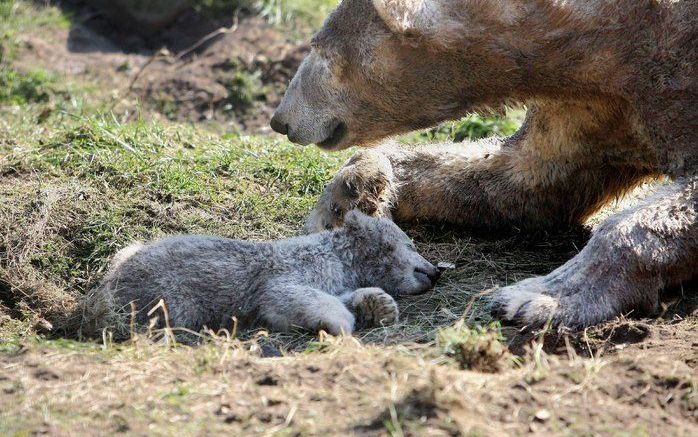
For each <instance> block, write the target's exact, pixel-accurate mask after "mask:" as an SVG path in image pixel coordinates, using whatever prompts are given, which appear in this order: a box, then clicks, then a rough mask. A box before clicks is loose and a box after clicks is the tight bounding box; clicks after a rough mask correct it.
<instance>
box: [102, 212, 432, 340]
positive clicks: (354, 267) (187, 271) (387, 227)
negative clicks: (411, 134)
mask: <svg viewBox="0 0 698 437" xmlns="http://www.w3.org/2000/svg"><path fill="white" fill-rule="evenodd" d="M345 225H346V226H344V227H342V228H338V229H336V230H333V231H325V232H321V233H318V234H314V235H309V236H305V237H298V238H293V239H288V240H283V241H275V242H248V241H240V240H231V239H226V238H220V237H210V236H176V237H170V238H165V239H162V240H158V241H155V242H152V243H149V244H145V245H143V244H140V243H136V244H134V245H132V246H129V247H127V248H125V249H124V250H122V251H121V252H120V253H119V254H117V256H116V257H115V259H114V261H113V262H112V265H111V268H110V271H109V272H108V274H107V276H106V277H105V278H104V280H103V281H102V283H101V285H100V286H99V287H98V288H97V289H96V290H95V292H94V295H93V296H92V301H93V302H95V303H103V302H108V303H109V305H112V306H113V307H114V308H113V309H114V310H116V311H117V312H121V313H124V315H125V316H127V313H129V312H130V305H131V303H133V304H135V306H136V310H137V312H136V316H135V322H136V323H137V324H138V325H139V327H140V328H142V327H145V326H147V324H148V319H149V316H148V314H147V313H148V312H149V311H150V310H151V309H152V308H153V307H155V306H157V304H158V303H159V302H160V300H161V299H162V300H163V301H164V303H165V305H166V308H167V313H168V314H167V315H168V320H167V322H168V323H169V325H170V326H171V327H173V328H175V327H180V328H187V329H189V330H193V331H196V332H198V331H199V330H201V329H202V328H204V327H208V328H211V329H219V328H229V327H231V325H232V318H233V317H236V318H237V319H238V320H239V321H240V322H241V323H242V326H243V327H257V326H263V327H266V328H268V329H271V330H276V331H285V330H288V329H290V328H291V327H293V326H296V327H300V328H305V329H309V330H319V329H324V330H326V331H328V332H329V333H331V334H335V335H336V334H340V333H342V332H344V333H347V334H349V333H351V332H352V331H353V330H354V326H355V322H357V320H356V319H357V317H358V319H359V320H358V322H360V323H361V324H362V325H368V326H380V325H381V324H390V323H393V322H395V321H396V320H397V317H398V308H397V305H396V303H395V300H394V298H393V296H399V295H408V294H417V293H422V292H425V291H426V290H428V289H429V288H431V287H432V286H433V284H434V282H435V280H436V278H437V277H438V270H437V269H436V268H435V267H434V266H433V265H432V264H430V263H429V262H428V261H426V260H425V259H424V258H422V257H421V256H420V255H419V254H418V253H417V252H416V251H415V248H414V245H413V244H412V241H411V240H410V239H409V237H407V236H406V235H405V234H404V233H403V232H402V231H401V230H400V229H399V228H398V227H397V226H396V225H395V224H393V223H392V222H391V221H389V220H386V219H380V218H371V217H368V216H366V215H364V214H363V213H361V212H358V211H354V212H350V213H349V214H347V216H346V220H345ZM97 312H98V313H99V311H97ZM93 313H94V311H93ZM102 313H103V314H104V313H106V312H104V311H102ZM156 315H157V316H158V317H159V318H160V324H159V326H163V322H164V320H163V317H162V313H161V312H157V313H156ZM97 324H98V325H99V324H100V322H99V321H97ZM101 325H102V326H101V328H102V329H103V328H112V329H113V328H115V327H110V326H108V325H109V320H105V321H102V323H101ZM105 325H106V326H105Z"/></svg>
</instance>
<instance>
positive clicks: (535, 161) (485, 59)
mask: <svg viewBox="0 0 698 437" xmlns="http://www.w3.org/2000/svg"><path fill="white" fill-rule="evenodd" d="M312 46H313V50H312V52H311V53H310V54H309V56H308V57H307V59H306V60H305V62H304V63H303V65H302V66H301V68H300V70H299V71H298V73H297V75H296V77H295V78H294V79H293V81H292V82H291V85H290V87H289V89H288V92H287V94H286V96H285V98H284V100H283V101H282V103H281V104H280V106H279V108H278V110H277V112H276V113H275V115H274V118H273V120H272V127H273V128H274V129H275V130H277V131H278V132H281V133H284V134H286V135H288V137H289V139H290V140H292V141H295V142H297V143H300V144H308V143H317V144H319V146H320V147H323V148H325V149H328V150H337V149H342V148H345V147H348V146H350V145H355V144H361V145H371V144H375V143H377V142H378V141H379V140H380V139H382V138H384V137H386V136H389V135H393V134H398V133H401V132H406V131H409V130H413V129H419V128H424V127H428V126H432V125H434V124H436V123H438V122H441V121H444V120H449V119H454V118H457V117H460V116H462V115H464V114H466V113H467V112H468V111H472V110H474V109H477V108H483V107H484V108H491V107H497V106H500V105H502V104H506V103H508V102H514V101H516V102H524V103H525V104H526V105H527V106H528V108H529V111H528V114H527V117H526V120H525V123H524V125H523V126H522V127H521V129H520V130H519V131H518V132H517V133H516V134H515V135H513V136H512V137H510V138H505V139H487V140H483V141H480V142H477V143H465V144H460V145H453V144H442V145H428V146H422V147H413V148H409V149H405V148H401V147H397V146H395V145H390V144H387V145H382V146H380V147H378V148H375V149H369V150H364V151H360V152H359V153H357V155H356V156H354V157H353V158H352V159H351V160H350V161H349V162H347V164H346V165H345V167H344V168H343V169H342V170H341V171H340V172H339V174H338V175H337V176H336V177H335V179H334V180H333V181H332V182H331V183H330V184H329V185H328V187H327V189H326V191H325V193H324V194H323V196H322V198H321V200H320V202H319V204H318V206H317V208H316V209H315V211H314V212H313V213H312V215H311V217H310V218H309V220H308V228H309V229H320V228H326V227H333V226H337V225H339V224H341V222H342V220H343V214H344V212H345V211H347V210H348V209H350V208H352V207H359V208H361V209H362V210H364V211H366V212H367V213H369V214H372V215H376V216H384V217H393V218H395V219H397V220H421V221H443V222H450V223H454V224H463V225H467V226H474V227H482V228H486V229H550V228H558V227H565V226H569V225H572V224H576V223H580V222H583V221H584V220H585V219H586V218H587V217H588V216H589V215H591V214H592V213H594V212H595V211H597V210H598V209H599V208H600V207H601V206H602V205H604V204H605V203H607V202H608V201H609V200H610V199H613V198H615V197H617V196H619V195H621V194H623V193H624V192H626V191H627V190H629V189H632V188H633V187H635V186H636V185H637V184H639V183H641V182H642V181H644V180H646V179H647V178H651V177H657V176H660V175H662V176H667V177H668V178H669V179H670V180H671V183H670V184H669V186H667V187H664V188H661V189H660V191H659V192H658V193H657V194H655V195H654V196H652V197H650V198H649V199H647V200H646V201H644V202H643V203H642V204H640V205H637V206H635V207H633V208H632V209H631V210H628V211H624V212H621V213H620V214H618V215H616V216H613V217H610V218H609V219H608V220H607V221H606V222H605V223H603V224H602V225H601V226H599V228H598V230H597V231H596V233H595V235H594V236H593V237H592V239H591V241H590V242H589V244H588V245H587V247H586V248H584V250H583V251H582V252H581V253H579V254H578V255H577V256H576V257H575V258H573V259H572V260H570V261H569V262H568V263H567V264H565V265H564V266H562V267H561V268H559V269H557V270H556V271H554V272H552V273H551V274H550V275H548V276H544V277H540V278H533V279H529V280H526V281H522V282H520V283H518V284H515V285H513V286H510V287H505V288H502V289H500V290H498V291H497V292H496V293H494V294H493V298H492V301H493V309H494V311H495V313H496V314H497V315H499V316H501V317H503V318H505V319H510V320H516V321H518V322H520V323H521V324H526V325H542V324H544V323H546V322H547V321H548V320H552V321H553V322H554V323H555V324H559V325H566V326H570V327H581V326H587V325H590V324H594V323H597V322H599V321H602V320H604V319H607V318H610V317H613V316H614V315H618V314H621V313H626V312H630V311H633V310H637V309H645V310H653V309H655V308H656V305H657V302H658V296H659V292H660V291H661V290H662V289H663V288H665V287H667V286H670V285H676V284H679V283H681V282H682V281H687V280H689V279H691V278H693V277H695V275H696V273H697V272H698V225H697V220H696V217H697V216H698V189H697V185H698V176H697V174H698V147H697V144H698V104H696V103H697V102H698V71H697V66H698V1H696V0H584V1H582V0H568V1H562V0H511V1H498V0H345V1H343V2H342V3H341V4H340V5H339V7H338V8H337V10H336V11H335V12H334V13H333V14H332V15H330V17H329V18H328V19H327V21H326V22H325V25H324V26H323V28H322V29H321V30H320V31H319V32H318V33H317V35H315V37H314V38H313V41H312Z"/></svg>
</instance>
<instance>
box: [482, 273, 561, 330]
mask: <svg viewBox="0 0 698 437" xmlns="http://www.w3.org/2000/svg"><path fill="white" fill-rule="evenodd" d="M548 291H549V290H548V289H547V287H546V286H545V278H544V277H537V278H530V279H526V280H524V281H521V282H519V283H517V284H514V285H511V286H509V287H504V288H500V289H498V290H496V291H495V292H494V293H493V294H492V295H491V298H490V299H491V312H492V316H493V317H496V318H498V319H501V320H504V321H509V322H513V323H515V324H517V325H520V326H526V327H530V328H539V327H541V326H543V325H545V324H546V323H548V321H554V320H555V319H556V317H557V315H558V313H557V310H558V306H559V299H558V297H555V296H551V295H550V294H548Z"/></svg>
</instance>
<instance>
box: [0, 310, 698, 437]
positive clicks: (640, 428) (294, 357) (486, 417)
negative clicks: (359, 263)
mask: <svg viewBox="0 0 698 437" xmlns="http://www.w3.org/2000/svg"><path fill="white" fill-rule="evenodd" d="M589 334H591V335H593V337H595V338H594V339H593V340H582V338H583V337H582V336H576V337H573V338H572V339H570V338H565V337H563V338H562V339H561V342H562V343H563V344H564V343H567V344H568V346H567V347H563V349H565V350H566V352H565V353H564V354H562V355H549V354H547V353H546V352H544V351H542V350H541V349H540V348H539V346H540V345H539V344H538V343H536V342H533V343H529V345H528V346H527V352H526V353H525V354H524V359H523V360H522V364H520V367H519V368H516V369H505V370H503V371H500V372H498V373H494V374H492V373H481V372H477V371H469V370H460V369H459V368H458V367H457V366H455V365H453V364H452V363H448V362H443V361H444V360H443V359H442V358H439V357H438V356H434V354H433V350H432V349H431V348H430V347H429V346H425V345H417V344H405V345H401V346H395V347H378V346H370V345H361V344H360V343H359V342H357V341H356V340H354V339H351V338H345V339H331V338H330V339H326V340H325V341H324V342H321V343H318V346H317V350H316V351H314V352H309V353H308V352H306V353H301V354H291V355H288V356H284V357H278V358H260V357H259V356H258V348H257V346H252V347H251V346H250V343H247V344H238V343H235V342H227V343H226V342H219V343H218V344H217V345H214V344H212V345H208V346H201V347H199V348H198V349H197V350H196V351H195V352H193V353H192V351H190V350H189V349H188V348H176V349H167V348H164V347H158V346H153V345H150V344H142V345H140V346H138V345H137V344H136V346H135V347H129V348H124V347H122V348H119V347H112V348H108V349H107V350H106V351H98V350H97V351H90V350H82V351H81V350H67V351H66V350H65V349H60V348H57V347H50V346H42V347H37V346H33V345H21V346H19V347H18V348H16V350H13V351H12V352H10V353H2V354H0V406H2V408H1V409H0V411H1V412H0V429H4V430H5V431H6V432H7V431H9V433H10V435H12V433H13V432H14V433H18V434H15V435H21V434H22V433H23V432H26V431H29V430H31V431H32V432H33V433H36V434H50V435H78V434H84V433H88V434H91V435H94V434H92V433H93V432H94V431H95V430H99V431H98V432H97V433H98V434H111V433H129V434H137V435H142V434H150V433H155V434H169V435H171V434H170V433H172V432H177V433H185V434H192V435H210V434H214V433H220V432H226V433H233V434H236V433H242V434H244V435H252V434H255V435H272V434H277V433H279V434H282V435H346V434H349V433H352V434H358V435H388V434H389V435H523V434H535V435H550V434H556V435H660V434H668V435H677V436H680V435H683V436H690V435H696V432H698V417H697V414H698V398H697V396H696V368H697V366H698V356H697V355H696V353H695V352H696V348H697V347H698V335H696V321H695V317H694V319H693V321H690V320H678V319H677V320H675V321H662V322H656V321H654V322H649V323H643V322H637V321H625V322H616V323H613V324H609V325H607V326H605V327H602V328H598V329H595V330H593V331H592V332H591V333H589ZM589 334H588V335H589ZM573 343H578V346H579V347H580V348H582V349H585V352H586V351H591V353H593V357H592V358H582V357H580V356H579V355H578V354H577V353H576V352H575V348H574V346H573V345H572V344H573ZM37 423H39V424H40V426H37V425H36V424H37ZM238 435H240V434H238Z"/></svg>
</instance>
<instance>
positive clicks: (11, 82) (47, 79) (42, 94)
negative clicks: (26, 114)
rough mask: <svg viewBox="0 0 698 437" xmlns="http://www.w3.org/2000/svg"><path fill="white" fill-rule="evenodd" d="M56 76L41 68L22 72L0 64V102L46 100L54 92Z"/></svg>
mask: <svg viewBox="0 0 698 437" xmlns="http://www.w3.org/2000/svg"><path fill="white" fill-rule="evenodd" d="M56 82H57V79H56V76H55V75H54V74H51V73H49V72H47V71H46V70H43V69H35V70H32V71H29V72H28V73H25V74H22V73H19V72H17V71H15V70H14V69H11V68H6V67H4V66H1V65H0V103H4V104H11V105H23V104H27V103H44V102H47V101H48V100H49V98H50V96H51V94H53V93H55V92H56Z"/></svg>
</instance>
